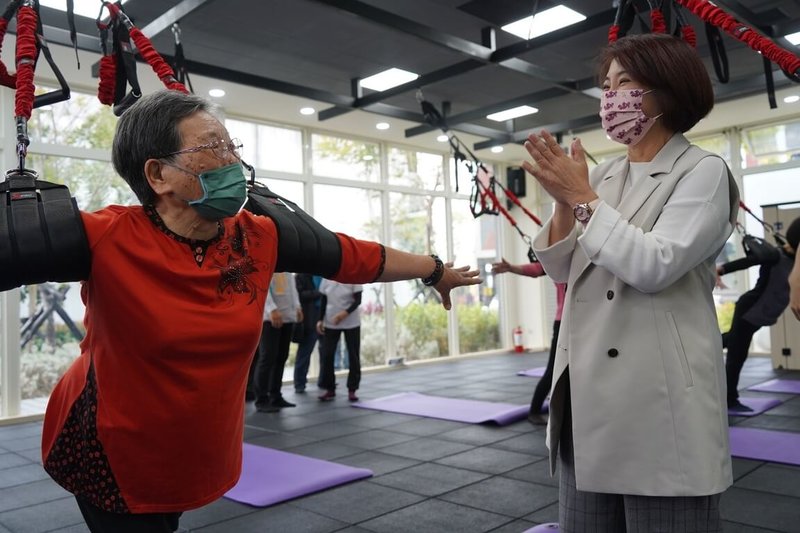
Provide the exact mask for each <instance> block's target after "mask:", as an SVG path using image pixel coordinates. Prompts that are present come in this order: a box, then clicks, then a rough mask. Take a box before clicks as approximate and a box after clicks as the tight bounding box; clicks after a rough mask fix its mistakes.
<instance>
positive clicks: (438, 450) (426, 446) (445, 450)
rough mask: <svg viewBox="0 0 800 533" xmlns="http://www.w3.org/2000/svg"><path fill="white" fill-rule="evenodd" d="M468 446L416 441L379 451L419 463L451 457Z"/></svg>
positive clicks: (430, 439)
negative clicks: (416, 460)
mask: <svg viewBox="0 0 800 533" xmlns="http://www.w3.org/2000/svg"><path fill="white" fill-rule="evenodd" d="M471 448H472V446H470V445H469V444H462V443H460V442H450V441H446V440H440V439H433V438H427V439H416V440H410V441H407V442H403V443H400V444H394V445H392V446H387V447H385V448H383V449H381V451H382V452H383V453H389V454H392V455H399V456H401V457H408V458H409V459H418V460H420V461H432V460H434V459H439V458H442V457H446V456H448V455H453V454H456V453H459V452H463V451H465V450H469V449H471Z"/></svg>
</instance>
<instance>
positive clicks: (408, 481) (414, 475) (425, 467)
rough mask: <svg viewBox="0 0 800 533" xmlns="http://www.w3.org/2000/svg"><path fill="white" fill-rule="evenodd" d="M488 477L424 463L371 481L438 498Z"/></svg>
mask: <svg viewBox="0 0 800 533" xmlns="http://www.w3.org/2000/svg"><path fill="white" fill-rule="evenodd" d="M487 477H488V474H481V473H478V472H470V471H467V470H463V469H460V468H450V467H449V466H443V465H437V464H431V463H424V464H420V465H417V466H412V467H411V468H406V469H405V470H400V471H399V472H393V473H391V474H386V475H384V476H380V477H376V478H373V479H372V480H371V481H372V482H373V483H377V484H379V485H385V486H387V487H394V488H396V489H400V490H405V491H408V492H413V493H414V494H421V495H423V496H438V495H440V494H444V493H446V492H450V491H452V490H456V489H458V488H460V487H463V486H465V485H470V484H473V483H476V482H478V481H481V480H482V479H486V478H487ZM456 503H458V502H456Z"/></svg>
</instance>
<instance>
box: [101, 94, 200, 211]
mask: <svg viewBox="0 0 800 533" xmlns="http://www.w3.org/2000/svg"><path fill="white" fill-rule="evenodd" d="M198 111H206V112H209V113H210V112H211V104H210V103H209V102H207V101H206V100H204V99H203V98H200V97H199V96H194V95H192V94H184V93H182V92H178V91H168V90H162V91H158V92H155V93H153V94H149V95H147V96H145V97H143V98H142V99H141V100H139V101H138V102H136V103H135V104H133V105H132V106H131V107H130V108H129V109H128V110H127V111H125V113H123V115H122V117H120V119H119V121H118V122H117V130H116V133H115V134H114V143H113V146H112V148H111V161H112V163H113V164H114V170H116V171H117V173H118V174H119V175H120V176H122V179H124V180H125V181H126V182H127V183H128V185H129V186H130V188H131V190H133V192H134V194H136V197H137V198H139V201H140V202H141V203H142V205H149V204H152V203H154V202H155V199H156V194H155V192H154V191H153V189H152V188H150V184H149V183H148V182H147V178H146V177H145V174H144V164H145V162H146V161H147V160H148V159H152V158H157V157H160V155H161V154H168V153H170V152H176V151H178V150H180V149H181V143H182V139H181V135H180V131H179V130H178V123H179V122H180V121H181V120H182V119H184V118H186V117H188V116H190V115H193V114H194V113H197V112H198Z"/></svg>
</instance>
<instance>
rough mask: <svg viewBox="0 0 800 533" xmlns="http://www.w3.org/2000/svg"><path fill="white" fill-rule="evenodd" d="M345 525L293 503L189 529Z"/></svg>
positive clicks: (305, 530)
mask: <svg viewBox="0 0 800 533" xmlns="http://www.w3.org/2000/svg"><path fill="white" fill-rule="evenodd" d="M346 526H347V524H343V523H341V522H337V521H336V520H332V519H330V518H326V517H324V516H320V515H319V514H317V513H313V512H310V511H305V510H303V509H298V508H296V507H290V506H280V507H275V508H269V509H264V510H259V511H256V512H253V513H250V514H248V515H244V516H239V517H237V518H234V519H232V520H227V521H225V522H220V523H218V524H213V525H210V526H205V527H199V528H193V529H192V530H191V531H192V532H193V533H194V532H202V533H234V532H235V533H264V532H265V531H276V532H278V531H286V532H289V531H291V532H292V533H330V532H333V531H339V530H341V529H342V528H344V527H346Z"/></svg>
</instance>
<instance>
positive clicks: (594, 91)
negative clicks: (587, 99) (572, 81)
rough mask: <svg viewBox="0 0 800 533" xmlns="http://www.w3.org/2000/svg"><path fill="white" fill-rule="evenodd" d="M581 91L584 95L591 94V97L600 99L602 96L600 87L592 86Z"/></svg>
mask: <svg viewBox="0 0 800 533" xmlns="http://www.w3.org/2000/svg"><path fill="white" fill-rule="evenodd" d="M581 92H582V93H583V94H585V95H586V96H591V97H592V98H597V99H598V100H600V98H601V97H602V96H603V89H601V88H600V87H592V88H591V89H584V90H583V91H581Z"/></svg>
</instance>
